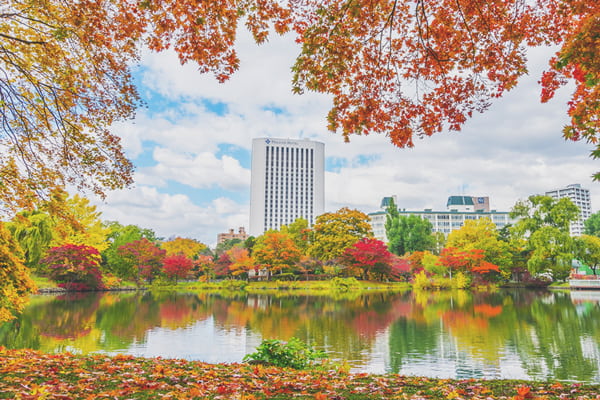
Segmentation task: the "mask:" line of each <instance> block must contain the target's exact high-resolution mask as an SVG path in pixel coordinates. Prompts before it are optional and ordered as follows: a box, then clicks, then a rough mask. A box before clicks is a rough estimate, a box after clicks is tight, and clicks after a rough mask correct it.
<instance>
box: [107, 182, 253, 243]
mask: <svg viewBox="0 0 600 400" xmlns="http://www.w3.org/2000/svg"><path fill="white" fill-rule="evenodd" d="M96 205H97V207H98V210H99V211H100V212H102V219H103V220H105V221H119V222H120V223H121V224H123V225H130V224H132V225H138V226H140V227H142V228H150V229H152V230H154V231H155V232H156V234H157V235H158V236H162V237H164V238H169V237H171V236H182V237H189V238H195V239H198V240H200V241H202V242H204V243H206V244H208V245H210V246H213V247H214V245H215V244H216V239H217V233H219V232H222V231H225V230H226V228H228V227H236V228H237V227H239V226H247V224H248V222H247V219H248V208H247V206H246V205H239V204H236V203H235V202H233V201H232V200H230V199H215V200H214V201H213V202H211V203H210V204H208V205H207V206H204V207H202V206H199V205H197V204H194V203H193V202H192V201H191V200H190V198H189V197H188V196H186V195H182V194H165V193H160V192H159V191H158V190H157V189H156V188H153V187H148V186H138V187H136V188H133V189H130V190H123V191H115V192H112V193H109V194H108V196H107V201H106V202H104V203H99V202H96Z"/></svg>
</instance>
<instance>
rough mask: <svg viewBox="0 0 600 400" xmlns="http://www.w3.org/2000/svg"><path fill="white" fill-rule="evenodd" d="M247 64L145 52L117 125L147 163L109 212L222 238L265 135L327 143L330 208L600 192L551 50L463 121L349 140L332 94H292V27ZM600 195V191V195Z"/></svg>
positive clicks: (234, 222)
mask: <svg viewBox="0 0 600 400" xmlns="http://www.w3.org/2000/svg"><path fill="white" fill-rule="evenodd" d="M237 50H238V52H239V56H240V59H241V66H240V70H239V71H238V72H236V74H235V75H234V76H233V77H232V78H231V79H230V81H228V82H226V83H224V84H219V83H217V82H216V81H215V79H214V78H213V77H212V76H211V75H202V74H199V73H198V72H197V69H196V68H195V67H194V66H193V65H192V64H189V65H184V66H182V65H180V63H179V60H178V59H177V56H176V55H175V54H173V53H172V52H164V53H160V54H155V53H150V52H147V53H144V54H143V56H142V60H141V64H140V66H139V67H138V68H137V69H136V82H137V85H138V89H139V92H140V94H141V96H142V98H143V99H144V101H145V102H146V107H142V108H140V109H139V110H138V113H137V116H136V118H135V119H134V120H132V121H127V122H123V123H119V124H117V125H115V126H114V127H113V132H114V133H116V134H117V135H119V136H120V137H121V138H122V144H123V146H124V148H125V151H126V153H127V155H128V156H129V157H130V159H131V160H132V161H133V162H134V164H135V165H136V172H135V184H134V186H133V187H132V188H130V189H126V190H121V191H115V192H111V193H109V194H108V197H107V199H106V201H104V202H102V201H101V200H100V199H95V200H93V201H94V202H95V204H97V206H98V208H99V210H100V211H102V213H103V219H105V220H117V221H119V222H121V223H123V224H136V225H139V226H141V227H144V228H151V229H154V230H155V231H156V232H157V234H158V235H160V236H163V237H171V236H182V237H190V238H195V239H198V240H201V241H203V242H205V243H207V244H209V245H211V246H212V245H214V244H215V242H216V236H217V233H219V232H224V231H227V230H228V229H230V228H235V229H237V228H238V227H240V226H244V227H246V228H247V227H248V220H249V215H248V214H249V191H250V160H251V154H250V148H251V143H252V139H253V138H256V137H280V138H309V139H312V140H318V141H321V142H324V143H325V155H326V170H327V172H326V176H325V188H326V194H325V197H326V199H325V200H326V207H325V208H326V210H327V211H335V210H337V209H339V208H340V207H343V206H349V207H352V208H357V209H359V210H361V211H364V212H371V211H376V210H377V208H378V206H379V203H380V200H381V197H383V196H389V195H393V194H395V195H397V196H398V202H399V206H400V207H403V208H406V209H416V210H421V209H424V208H433V209H444V208H445V204H446V200H447V198H448V196H450V195H455V194H468V195H474V196H489V197H490V202H491V206H492V208H494V209H497V210H506V211H508V210H509V209H510V207H512V205H513V204H514V203H515V202H516V201H517V200H518V199H523V198H526V197H527V196H529V195H530V194H534V193H541V192H544V191H546V190H551V189H555V188H557V187H561V186H564V185H567V184H570V183H581V184H582V185H583V186H584V187H586V188H589V189H590V190H591V191H592V207H593V209H594V210H596V204H595V203H596V199H597V201H598V202H600V191H599V190H598V184H597V183H594V182H592V180H591V175H592V174H593V173H594V172H595V171H596V170H600V162H595V161H593V160H591V159H590V158H589V156H588V154H589V151H590V149H591V148H590V146H589V145H587V144H585V143H573V142H566V141H564V140H563V139H562V137H561V133H560V131H561V128H562V126H563V125H564V124H565V123H566V116H565V110H566V105H565V103H566V101H567V100H568V95H569V90H564V91H562V92H561V93H559V97H558V98H557V99H554V100H553V101H551V102H550V103H549V104H540V103H539V100H538V99H539V86H538V85H537V80H538V79H539V76H540V73H541V70H542V69H543V68H544V67H545V63H546V60H547V59H548V57H549V55H550V54H551V53H552V52H551V51H550V50H548V49H540V50H536V51H534V52H533V53H531V55H530V75H529V76H528V77H526V78H525V79H524V80H522V82H521V84H520V85H519V87H518V88H517V89H515V90H513V91H512V92H510V93H509V94H508V95H507V96H505V97H504V98H503V99H500V100H499V101H497V102H495V104H493V106H492V108H491V109H490V110H489V111H488V112H487V113H484V114H480V115H475V116H474V118H473V119H471V120H470V121H468V122H467V124H466V125H465V127H464V129H463V130H462V131H461V132H453V133H441V134H438V135H435V136H433V137H430V138H424V139H422V140H419V139H417V140H416V141H415V147H414V148H413V149H398V148H395V147H394V146H392V145H391V144H390V143H389V142H388V140H387V139H386V137H385V136H384V135H371V136H368V137H358V136H356V137H351V141H350V143H344V141H343V138H342V136H341V135H339V134H332V133H330V132H328V131H327V129H326V115H327V112H328V110H329V109H330V107H331V99H330V98H329V97H327V96H325V95H320V94H314V93H307V94H304V95H301V96H300V95H293V94H292V92H291V71H290V67H291V66H292V64H293V62H294V57H295V55H296V53H297V51H298V48H297V47H296V45H295V44H294V41H293V39H292V38H291V37H278V36H272V37H271V39H270V41H269V42H268V43H266V44H263V45H260V46H258V45H256V44H254V43H253V42H252V40H251V39H250V38H249V37H248V35H247V34H245V33H241V35H240V40H239V43H238V46H237ZM599 204H600V203H599Z"/></svg>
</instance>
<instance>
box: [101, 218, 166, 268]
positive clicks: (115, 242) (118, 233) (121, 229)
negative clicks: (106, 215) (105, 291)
mask: <svg viewBox="0 0 600 400" xmlns="http://www.w3.org/2000/svg"><path fill="white" fill-rule="evenodd" d="M105 225H106V226H107V227H108V228H109V229H110V233H109V235H108V238H107V240H108V242H109V244H110V245H109V246H108V248H107V249H106V250H104V251H103V252H102V257H103V259H104V260H105V261H106V267H107V269H108V270H109V271H110V272H112V273H113V274H115V275H116V276H118V277H120V278H126V279H127V278H129V277H130V272H131V268H132V266H131V263H130V260H126V259H125V258H123V256H122V254H121V253H120V252H119V248H120V247H121V246H123V245H126V244H128V243H132V242H134V241H136V240H141V239H147V240H149V241H150V242H157V241H158V238H157V237H156V234H155V233H154V231H152V230H151V229H147V228H140V227H139V226H137V225H126V226H123V225H121V224H120V223H118V222H116V221H110V222H106V223H105Z"/></svg>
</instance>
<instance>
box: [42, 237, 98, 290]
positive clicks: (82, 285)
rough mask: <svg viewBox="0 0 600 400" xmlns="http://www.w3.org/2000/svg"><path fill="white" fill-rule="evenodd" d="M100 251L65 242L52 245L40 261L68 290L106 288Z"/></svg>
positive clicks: (54, 278)
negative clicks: (101, 268)
mask: <svg viewBox="0 0 600 400" xmlns="http://www.w3.org/2000/svg"><path fill="white" fill-rule="evenodd" d="M101 260H102V258H101V257H100V253H99V252H98V250H97V249H96V248H94V247H91V246H87V245H77V244H65V245H63V246H57V247H52V248H50V249H49V250H48V254H47V255H46V257H44V258H43V259H42V260H41V261H40V262H41V263H42V264H45V265H46V266H47V270H48V271H49V276H50V278H51V279H52V280H54V281H55V282H57V283H58V286H59V287H63V288H65V289H66V290H77V291H78V290H95V289H102V288H104V284H103V283H102V273H101V272H100V262H101Z"/></svg>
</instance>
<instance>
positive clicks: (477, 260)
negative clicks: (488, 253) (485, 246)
mask: <svg viewBox="0 0 600 400" xmlns="http://www.w3.org/2000/svg"><path fill="white" fill-rule="evenodd" d="M484 258H485V252H484V251H483V250H480V249H472V250H467V251H461V250H458V249H456V248H454V247H447V248H445V249H443V250H442V252H441V253H440V260H439V263H440V264H441V265H445V266H446V267H448V268H449V269H450V270H451V271H462V272H467V273H471V274H474V275H479V276H482V275H486V274H489V273H490V272H500V268H499V267H498V266H497V265H495V264H492V263H490V262H488V261H485V260H484Z"/></svg>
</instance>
